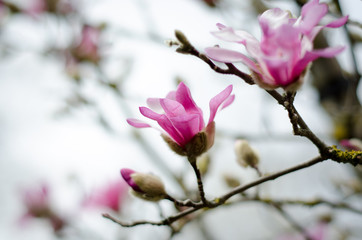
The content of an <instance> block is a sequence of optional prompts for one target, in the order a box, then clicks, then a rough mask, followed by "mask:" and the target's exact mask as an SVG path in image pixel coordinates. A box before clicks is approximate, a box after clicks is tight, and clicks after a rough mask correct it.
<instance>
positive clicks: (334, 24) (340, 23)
mask: <svg viewBox="0 0 362 240" xmlns="http://www.w3.org/2000/svg"><path fill="white" fill-rule="evenodd" d="M347 21H348V16H343V17H341V18H338V19H337V20H334V21H332V22H330V23H328V24H327V25H325V27H329V28H338V27H341V26H343V25H344V24H346V22H347Z"/></svg>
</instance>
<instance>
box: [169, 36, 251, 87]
mask: <svg viewBox="0 0 362 240" xmlns="http://www.w3.org/2000/svg"><path fill="white" fill-rule="evenodd" d="M175 36H176V38H177V40H178V41H179V44H178V45H179V47H178V48H177V49H176V51H177V52H178V53H182V54H190V55H192V56H195V57H197V58H199V59H201V60H202V61H204V62H205V63H206V64H207V65H209V67H210V68H211V69H212V70H214V71H215V72H218V73H222V74H231V75H235V76H238V77H239V78H241V79H243V80H244V81H245V82H246V83H248V84H250V85H253V84H255V82H254V80H253V78H252V77H251V76H250V75H249V74H246V73H244V72H242V71H240V70H239V69H237V68H236V67H235V66H234V65H233V64H232V63H226V64H225V65H226V66H227V68H226V69H224V68H220V67H218V66H217V65H215V64H214V63H213V62H212V61H211V60H210V59H209V58H208V57H207V56H206V55H205V54H202V53H200V52H199V51H198V50H197V49H196V48H195V47H194V46H193V45H192V44H191V43H190V42H189V40H188V39H187V38H186V36H185V35H184V34H183V33H182V32H181V31H178V30H176V31H175Z"/></svg>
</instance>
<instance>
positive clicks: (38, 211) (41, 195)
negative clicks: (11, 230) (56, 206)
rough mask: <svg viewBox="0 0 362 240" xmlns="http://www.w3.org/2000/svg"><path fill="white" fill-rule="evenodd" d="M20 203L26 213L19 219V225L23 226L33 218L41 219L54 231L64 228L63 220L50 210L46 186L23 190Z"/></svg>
mask: <svg viewBox="0 0 362 240" xmlns="http://www.w3.org/2000/svg"><path fill="white" fill-rule="evenodd" d="M22 201H23V204H24V205H25V207H26V213H25V214H24V215H23V216H22V217H21V219H20V223H21V224H25V223H26V222H28V221H29V220H31V219H33V218H42V219H46V220H48V221H49V222H50V223H51V225H52V227H53V229H54V231H59V230H61V229H62V228H63V227H64V225H65V222H64V220H63V219H62V218H60V217H59V216H58V215H57V214H55V213H54V211H53V209H52V208H51V205H50V200H49V187H48V186H47V185H45V184H43V185H41V186H40V187H39V188H33V189H26V190H23V191H22Z"/></svg>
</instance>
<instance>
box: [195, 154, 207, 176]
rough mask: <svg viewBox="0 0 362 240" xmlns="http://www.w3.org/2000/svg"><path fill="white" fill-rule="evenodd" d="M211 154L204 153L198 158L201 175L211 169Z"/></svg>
mask: <svg viewBox="0 0 362 240" xmlns="http://www.w3.org/2000/svg"><path fill="white" fill-rule="evenodd" d="M209 165H210V156H209V154H207V153H204V154H202V155H201V156H200V157H198V158H197V160H196V166H197V168H198V169H199V171H200V173H201V175H205V174H206V173H207V171H208V170H209Z"/></svg>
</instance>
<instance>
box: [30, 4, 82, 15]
mask: <svg viewBox="0 0 362 240" xmlns="http://www.w3.org/2000/svg"><path fill="white" fill-rule="evenodd" d="M73 3H74V2H73ZM73 11H75V9H74V6H73V5H72V4H71V1H70V0H32V1H31V2H30V6H29V7H27V8H26V9H24V12H25V13H27V14H30V15H31V16H34V17H36V16H38V15H40V14H44V13H46V12H48V13H55V14H61V15H67V14H69V13H71V12H73Z"/></svg>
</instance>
